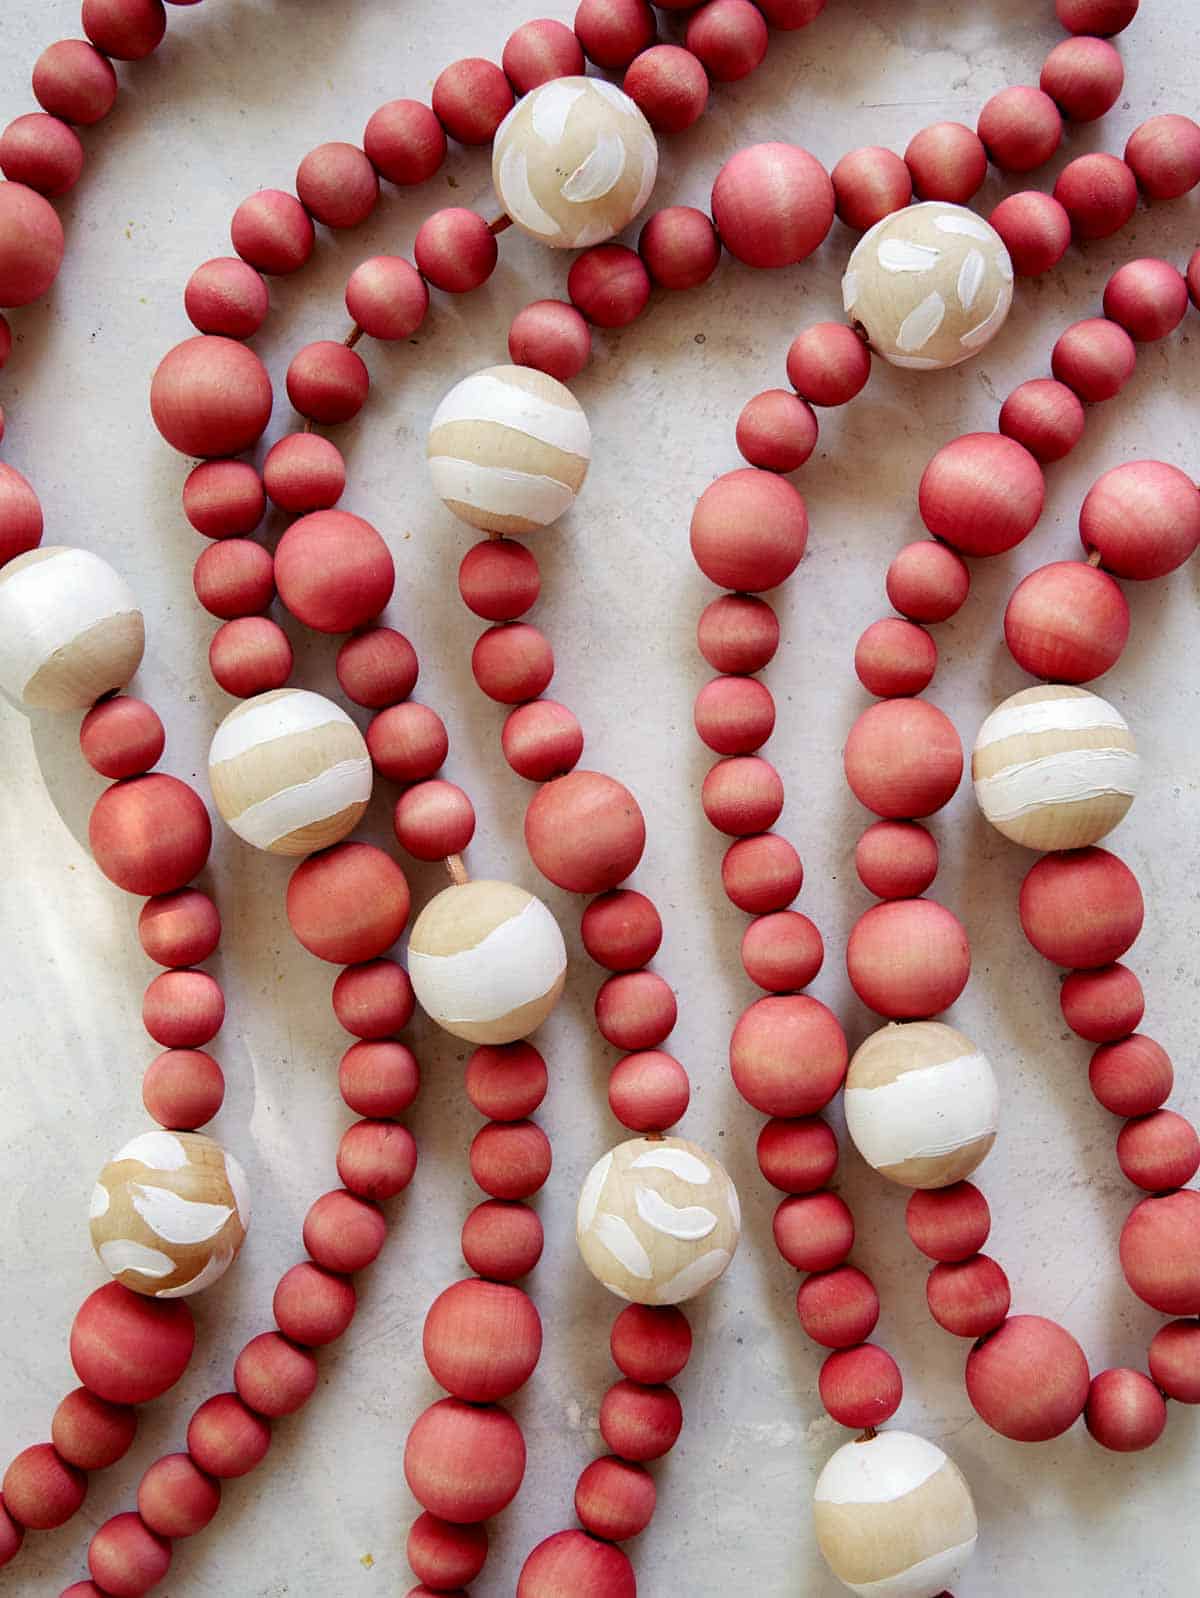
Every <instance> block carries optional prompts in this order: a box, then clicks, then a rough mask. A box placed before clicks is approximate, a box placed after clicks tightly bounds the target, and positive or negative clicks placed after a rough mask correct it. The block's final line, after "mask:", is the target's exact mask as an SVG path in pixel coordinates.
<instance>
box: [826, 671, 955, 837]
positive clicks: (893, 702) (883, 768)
mask: <svg viewBox="0 0 1200 1598" xmlns="http://www.w3.org/2000/svg"><path fill="white" fill-rule="evenodd" d="M843 764H844V766H845V771H846V781H847V782H848V783H849V784H850V788H851V790H852V791H853V793H854V796H855V798H856V799H857V800H858V801H859V803H860V804H864V805H866V807H867V809H868V810H873V811H874V812H875V814H876V815H877V816H883V817H884V819H885V820H888V821H900V820H907V819H909V818H910V817H913V816H931V815H932V814H933V813H934V811H935V810H940V809H941V808H942V806H943V805H944V804H947V803H948V802H949V801H950V799H952V798H953V796H954V792H955V790H956V789H957V787H958V784H959V781H960V780H961V778H962V766H963V757H962V744H961V743H960V741H959V737H958V733H957V732H956V731H955V729H954V724H953V723H952V722H951V721H950V719H949V717H948V716H946V715H945V714H944V712H942V711H940V710H939V709H938V708H937V706H936V705H931V704H930V703H929V701H928V700H926V699H885V700H883V701H881V703H879V704H877V705H871V706H869V707H868V708H867V709H866V710H864V711H863V712H862V714H861V715H860V716H859V718H858V720H857V721H856V722H855V723H854V725H853V727H851V729H850V735H849V737H848V738H847V739H846V747H845V750H844V751H843Z"/></svg>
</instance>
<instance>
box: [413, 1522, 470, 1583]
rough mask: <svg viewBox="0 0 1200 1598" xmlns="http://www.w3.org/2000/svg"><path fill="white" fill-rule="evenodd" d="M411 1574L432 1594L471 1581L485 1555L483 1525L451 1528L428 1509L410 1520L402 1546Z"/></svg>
mask: <svg viewBox="0 0 1200 1598" xmlns="http://www.w3.org/2000/svg"><path fill="white" fill-rule="evenodd" d="M404 1552H405V1557H406V1558H407V1560H408V1562H409V1564H410V1565H411V1566H412V1569H413V1574H414V1575H415V1576H416V1577H417V1579H418V1580H419V1581H422V1582H424V1583H425V1585H426V1587H428V1588H430V1589H431V1590H432V1591H434V1592H448V1591H453V1590H454V1589H455V1588H460V1587H463V1586H465V1585H466V1583H467V1582H469V1581H474V1580H475V1577H476V1576H477V1575H478V1574H479V1572H480V1571H481V1570H482V1569H483V1567H484V1565H485V1563H486V1562H487V1556H488V1534H487V1527H486V1526H482V1525H480V1526H452V1525H451V1524H450V1522H449V1521H448V1520H439V1519H438V1517H437V1516H436V1515H431V1514H430V1513H429V1512H428V1510H426V1512H425V1513H424V1514H423V1515H419V1516H418V1517H417V1519H416V1520H414V1521H413V1523H412V1526H411V1527H410V1529H409V1533H408V1543H407V1545H406V1546H405V1550H404Z"/></svg>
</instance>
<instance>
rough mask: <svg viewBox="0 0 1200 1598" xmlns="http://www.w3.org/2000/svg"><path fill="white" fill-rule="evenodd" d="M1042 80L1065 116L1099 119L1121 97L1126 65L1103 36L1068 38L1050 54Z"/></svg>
mask: <svg viewBox="0 0 1200 1598" xmlns="http://www.w3.org/2000/svg"><path fill="white" fill-rule="evenodd" d="M1039 81H1040V83H1041V86H1042V88H1043V89H1044V90H1045V92H1046V93H1047V94H1048V95H1049V96H1050V98H1051V99H1052V100H1053V101H1054V102H1055V103H1056V104H1057V106H1058V109H1059V110H1060V111H1061V112H1062V114H1063V116H1065V117H1069V118H1070V119H1071V121H1072V122H1095V121H1096V119H1097V118H1098V117H1102V116H1103V115H1104V113H1105V112H1106V111H1111V110H1112V108H1113V106H1114V105H1116V103H1117V101H1118V100H1119V99H1120V98H1121V90H1122V89H1123V88H1124V87H1125V67H1124V64H1123V62H1122V60H1121V57H1120V56H1119V55H1118V53H1117V52H1116V50H1114V49H1113V47H1112V45H1111V44H1107V43H1106V42H1105V41H1104V40H1103V39H1095V38H1087V37H1081V38H1074V39H1064V40H1063V42H1062V43H1061V44H1058V45H1055V47H1054V49H1053V50H1051V52H1050V54H1049V55H1048V56H1047V57H1046V60H1045V62H1044V64H1043V66H1042V75H1041V79H1040V80H1039Z"/></svg>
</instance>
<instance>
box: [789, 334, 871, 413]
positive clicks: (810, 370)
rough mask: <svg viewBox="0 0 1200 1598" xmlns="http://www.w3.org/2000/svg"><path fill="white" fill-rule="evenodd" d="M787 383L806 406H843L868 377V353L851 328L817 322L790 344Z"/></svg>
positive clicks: (863, 384)
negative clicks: (803, 400) (805, 402)
mask: <svg viewBox="0 0 1200 1598" xmlns="http://www.w3.org/2000/svg"><path fill="white" fill-rule="evenodd" d="M787 375H788V382H789V383H790V384H791V385H792V387H793V388H794V389H795V390H796V392H797V393H798V394H799V395H800V397H801V398H802V399H806V400H808V402H809V404H810V405H846V404H848V403H849V401H850V400H852V399H853V398H854V397H855V395H856V394H859V393H861V392H862V390H863V388H864V387H865V386H866V382H867V379H868V378H869V377H870V375H871V352H870V350H869V349H868V348H867V346H866V345H865V344H864V343H863V341H862V339H860V338H859V336H858V334H857V333H855V332H854V330H853V329H852V328H849V327H846V326H845V325H844V324H843V323H841V322H818V323H817V324H816V325H815V326H814V327H810V328H806V329H805V331H804V332H803V333H800V334H798V335H797V336H796V338H794V339H793V340H792V344H791V347H790V349H789V350H788V353H787Z"/></svg>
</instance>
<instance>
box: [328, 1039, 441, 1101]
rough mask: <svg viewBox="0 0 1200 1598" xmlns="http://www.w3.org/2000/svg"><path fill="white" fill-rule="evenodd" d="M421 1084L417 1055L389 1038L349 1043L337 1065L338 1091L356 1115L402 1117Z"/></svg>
mask: <svg viewBox="0 0 1200 1598" xmlns="http://www.w3.org/2000/svg"><path fill="white" fill-rule="evenodd" d="M420 1085H421V1073H420V1068H419V1066H418V1065H417V1058H416V1055H415V1054H414V1053H413V1052H412V1050H411V1049H410V1048H409V1047H408V1046H407V1045H406V1044H403V1043H397V1042H395V1041H394V1040H392V1039H388V1040H386V1041H382V1042H379V1041H372V1042H365V1041H364V1042H361V1043H352V1044H351V1045H350V1047H349V1048H348V1049H347V1050H346V1052H345V1054H343V1055H342V1059H341V1064H340V1065H339V1066H338V1090H339V1091H340V1093H341V1095H342V1098H343V1099H344V1100H345V1102H346V1104H347V1106H348V1107H349V1108H350V1109H352V1110H353V1111H354V1113H355V1114H356V1115H362V1116H366V1117H367V1118H368V1119H371V1118H373V1117H388V1116H395V1115H403V1114H404V1112H405V1110H407V1109H408V1107H409V1105H410V1104H411V1103H412V1102H413V1100H414V1099H415V1098H416V1096H417V1091H418V1089H419V1087H420Z"/></svg>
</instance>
